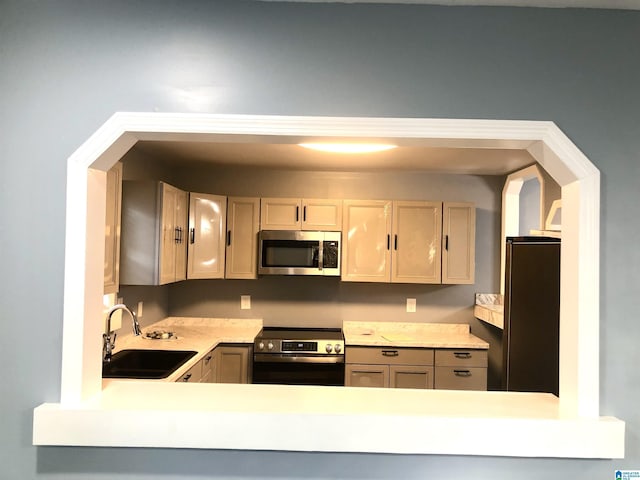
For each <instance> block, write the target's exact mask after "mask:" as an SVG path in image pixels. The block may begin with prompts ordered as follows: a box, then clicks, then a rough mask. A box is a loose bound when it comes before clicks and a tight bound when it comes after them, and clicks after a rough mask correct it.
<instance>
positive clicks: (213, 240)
mask: <svg viewBox="0 0 640 480" xmlns="http://www.w3.org/2000/svg"><path fill="white" fill-rule="evenodd" d="M226 229H227V197H224V196H220V195H211V194H207V193H193V192H192V193H189V240H188V248H187V278H188V279H193V278H224V274H225V268H224V265H225V262H224V260H225V234H226Z"/></svg>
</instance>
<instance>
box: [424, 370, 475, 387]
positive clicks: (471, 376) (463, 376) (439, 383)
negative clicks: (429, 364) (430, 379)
mask: <svg viewBox="0 0 640 480" xmlns="http://www.w3.org/2000/svg"><path fill="white" fill-rule="evenodd" d="M435 370H436V372H435V382H434V388H437V389H438V388H440V389H444V390H486V389H487V369H486V368H481V367H436V368H435Z"/></svg>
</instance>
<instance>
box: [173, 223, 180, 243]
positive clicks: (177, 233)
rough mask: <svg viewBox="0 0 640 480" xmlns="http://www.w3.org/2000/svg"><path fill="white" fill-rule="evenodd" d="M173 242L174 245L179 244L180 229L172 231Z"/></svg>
mask: <svg viewBox="0 0 640 480" xmlns="http://www.w3.org/2000/svg"><path fill="white" fill-rule="evenodd" d="M173 240H174V242H176V243H180V227H176V228H174V229H173Z"/></svg>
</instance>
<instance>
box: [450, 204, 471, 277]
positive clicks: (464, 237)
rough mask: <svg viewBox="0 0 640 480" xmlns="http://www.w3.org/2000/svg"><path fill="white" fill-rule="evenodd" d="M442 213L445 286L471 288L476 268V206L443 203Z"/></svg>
mask: <svg viewBox="0 0 640 480" xmlns="http://www.w3.org/2000/svg"><path fill="white" fill-rule="evenodd" d="M442 212H443V214H442V218H443V220H442V283H447V284H472V283H474V282H475V265H476V209H475V206H474V205H473V204H472V203H459V202H444V204H443V208H442Z"/></svg>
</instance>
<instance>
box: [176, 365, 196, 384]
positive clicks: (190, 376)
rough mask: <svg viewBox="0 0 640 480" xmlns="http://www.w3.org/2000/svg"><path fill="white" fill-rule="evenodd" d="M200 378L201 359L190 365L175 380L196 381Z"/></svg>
mask: <svg viewBox="0 0 640 480" xmlns="http://www.w3.org/2000/svg"><path fill="white" fill-rule="evenodd" d="M201 378H202V360H201V361H199V362H198V363H196V364H195V365H194V366H193V367H191V368H190V369H189V370H187V372H186V373H185V374H184V375H182V376H181V377H180V378H179V379H178V380H176V382H188V383H198V382H199V381H200V379H201Z"/></svg>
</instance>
